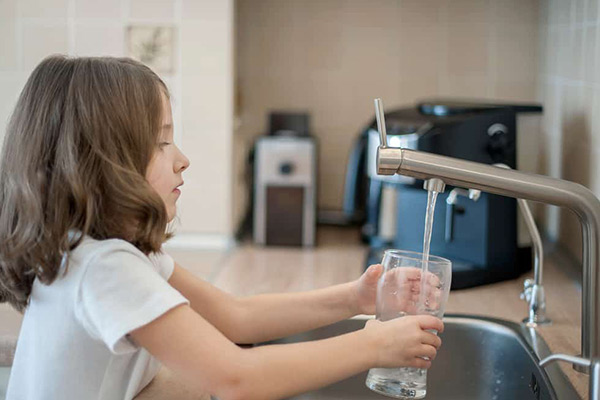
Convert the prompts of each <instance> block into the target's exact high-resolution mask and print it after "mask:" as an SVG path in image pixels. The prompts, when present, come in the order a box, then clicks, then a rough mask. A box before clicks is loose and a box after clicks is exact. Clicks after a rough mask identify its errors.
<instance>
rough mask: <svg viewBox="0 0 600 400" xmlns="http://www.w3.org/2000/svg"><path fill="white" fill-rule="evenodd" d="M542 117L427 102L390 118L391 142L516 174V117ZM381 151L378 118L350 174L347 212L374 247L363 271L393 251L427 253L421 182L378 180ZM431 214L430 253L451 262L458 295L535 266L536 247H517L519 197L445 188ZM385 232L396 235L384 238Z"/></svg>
mask: <svg viewBox="0 0 600 400" xmlns="http://www.w3.org/2000/svg"><path fill="white" fill-rule="evenodd" d="M541 111H542V107H541V106H540V105H537V104H533V105H518V104H491V103H486V102H464V101H460V102H459V101H445V100H437V99H436V100H430V101H424V102H421V103H419V104H417V106H416V107H410V108H402V109H398V110H395V111H390V112H388V113H386V115H385V121H386V128H387V132H388V144H389V146H391V147H403V148H409V149H414V150H419V151H425V152H429V153H435V154H441V155H445V156H449V157H455V158H460V159H464V160H469V161H475V162H480V163H485V164H497V163H501V164H505V165H507V166H509V167H511V168H517V165H516V164H517V145H516V143H517V132H516V130H517V123H516V118H517V114H520V113H540V112H541ZM378 145H379V133H378V131H377V125H376V121H374V120H373V121H372V122H371V123H370V124H369V125H368V126H367V127H366V128H365V129H364V131H363V132H362V133H361V135H360V137H359V140H358V141H357V144H356V146H355V148H354V150H353V154H352V155H351V159H350V164H349V168H348V171H347V176H346V178H347V179H346V188H345V190H346V192H345V198H344V201H345V203H344V211H345V212H346V214H347V215H349V216H352V217H353V218H355V219H358V220H360V221H361V222H362V234H363V239H364V241H366V242H367V243H368V244H369V245H370V251H369V256H368V259H367V262H366V265H370V264H373V263H378V262H380V261H381V256H382V252H383V251H384V250H385V249H387V248H390V247H394V248H400V249H404V250H412V251H417V252H421V251H422V250H423V231H424V223H425V211H426V210H425V209H426V204H427V191H426V190H423V181H420V180H415V179H414V178H409V177H404V176H401V175H393V176H381V175H377V174H376V171H375V156H376V151H377V146H378ZM386 192H387V193H390V192H393V196H391V197H392V198H393V200H392V203H391V204H392V205H391V206H390V200H389V198H388V200H387V201H384V200H385V199H384V198H385V196H384V193H386ZM384 203H387V206H385V205H384ZM434 215H435V217H434V224H433V232H432V238H431V254H435V255H438V256H442V257H446V258H448V259H450V260H451V261H452V269H453V270H452V276H453V277H452V288H453V289H460V288H467V287H472V286H477V285H482V284H487V283H492V282H498V281H501V280H505V279H512V278H515V277H517V276H519V275H521V274H522V273H523V272H526V271H527V270H529V269H530V268H531V247H530V246H525V247H519V245H518V242H517V204H516V200H515V199H512V198H508V197H503V196H497V195H492V194H488V193H475V192H468V191H466V190H464V189H459V188H453V187H447V188H446V191H445V192H444V193H440V195H439V196H438V200H437V204H436V209H435V214H434ZM383 225H386V226H383ZM390 227H391V228H390ZM386 229H387V231H388V232H389V231H390V229H391V232H392V234H391V235H390V234H388V235H385V234H383V233H382V232H383V231H384V230H386Z"/></svg>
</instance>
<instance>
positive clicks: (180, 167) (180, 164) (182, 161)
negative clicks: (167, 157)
mask: <svg viewBox="0 0 600 400" xmlns="http://www.w3.org/2000/svg"><path fill="white" fill-rule="evenodd" d="M177 153H178V154H177V161H176V162H175V172H182V171H184V170H186V169H187V167H189V166H190V160H189V159H188V158H187V157H186V156H185V154H183V153H182V152H181V150H179V148H177Z"/></svg>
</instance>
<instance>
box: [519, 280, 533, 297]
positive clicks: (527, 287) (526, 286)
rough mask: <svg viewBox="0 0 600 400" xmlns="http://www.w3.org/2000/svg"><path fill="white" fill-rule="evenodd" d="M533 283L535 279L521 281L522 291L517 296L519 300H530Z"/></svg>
mask: <svg viewBox="0 0 600 400" xmlns="http://www.w3.org/2000/svg"><path fill="white" fill-rule="evenodd" d="M534 285H535V281H534V280H533V279H525V282H523V292H522V293H521V295H520V296H519V297H520V298H521V300H525V301H527V302H529V301H530V300H531V292H532V290H533V286H534Z"/></svg>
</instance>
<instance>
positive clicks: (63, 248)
mask: <svg viewBox="0 0 600 400" xmlns="http://www.w3.org/2000/svg"><path fill="white" fill-rule="evenodd" d="M163 95H165V96H168V92H167V89H166V86H165V85H164V83H163V82H162V81H161V80H160V78H159V77H158V76H157V75H156V74H155V73H154V72H152V71H151V70H150V69H149V68H148V67H146V66H144V65H143V64H141V63H138V62H136V61H134V60H131V59H126V58H108V57H106V58H67V57H64V56H51V57H48V58H46V59H45V60H43V61H42V62H41V63H40V64H39V65H38V66H37V67H36V68H35V70H34V71H33V73H32V74H31V76H30V77H29V79H28V81H27V83H26V84H25V87H24V89H23V91H22V93H21V95H20V97H19V100H18V102H17V104H16V107H15V110H14V112H13V114H12V117H11V119H10V121H9V124H8V128H7V132H6V136H5V138H4V145H3V149H2V156H1V160H0V302H7V301H8V302H10V303H11V304H12V305H13V306H14V307H15V308H16V309H17V310H20V311H22V310H24V309H25V307H26V306H27V302H28V299H29V295H30V293H31V287H32V285H33V281H34V279H35V278H36V277H37V278H38V279H39V280H40V281H41V282H42V283H44V284H50V283H52V282H53V281H54V280H55V279H56V277H57V274H58V272H59V271H60V269H61V262H62V263H64V262H65V260H68V257H67V256H68V254H69V252H70V251H71V250H73V249H74V248H75V247H76V246H77V245H78V244H79V243H80V242H81V240H82V238H83V236H84V235H89V236H90V237H92V238H94V239H108V238H120V239H124V240H127V241H129V242H131V243H132V244H134V245H135V246H136V247H137V248H139V249H140V250H141V251H143V252H144V253H145V254H149V253H151V252H155V251H158V250H159V249H160V246H161V245H162V243H163V242H164V241H165V240H166V239H167V238H168V237H169V234H167V233H166V227H167V223H168V216H167V212H166V208H165V205H164V203H163V201H162V200H161V198H160V197H159V195H158V194H157V193H156V192H155V191H154V190H153V189H152V187H151V186H150V185H149V184H148V183H147V181H146V179H145V175H146V169H147V166H148V164H149V162H150V160H151V158H152V156H153V153H154V151H155V148H156V145H157V143H158V137H159V134H160V127H161V124H162V97H161V96H163ZM73 233H76V234H73Z"/></svg>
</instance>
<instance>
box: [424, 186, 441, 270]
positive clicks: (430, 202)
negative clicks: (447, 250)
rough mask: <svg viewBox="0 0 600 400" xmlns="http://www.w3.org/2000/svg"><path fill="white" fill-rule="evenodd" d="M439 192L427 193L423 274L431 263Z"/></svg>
mask: <svg viewBox="0 0 600 400" xmlns="http://www.w3.org/2000/svg"><path fill="white" fill-rule="evenodd" d="M437 195H438V192H436V191H435V190H433V189H429V190H428V191H427V213H426V214H425V234H424V235H423V264H424V266H423V273H427V261H429V245H430V244H431V231H432V230H433V213H434V211H435V202H436V200H437Z"/></svg>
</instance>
